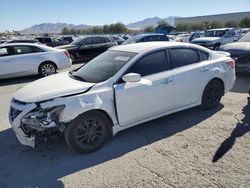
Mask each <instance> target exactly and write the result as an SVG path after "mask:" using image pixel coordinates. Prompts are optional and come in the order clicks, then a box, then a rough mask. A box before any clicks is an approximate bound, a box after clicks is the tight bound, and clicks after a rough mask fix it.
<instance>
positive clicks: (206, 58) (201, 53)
mask: <svg viewBox="0 0 250 188" xmlns="http://www.w3.org/2000/svg"><path fill="white" fill-rule="evenodd" d="M199 52H200V55H201V60H202V61H206V60H208V58H209V54H208V53H207V52H204V51H201V50H199Z"/></svg>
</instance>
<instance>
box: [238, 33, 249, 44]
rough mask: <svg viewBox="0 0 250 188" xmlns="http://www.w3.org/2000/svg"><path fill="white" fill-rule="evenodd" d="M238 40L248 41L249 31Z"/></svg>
mask: <svg viewBox="0 0 250 188" xmlns="http://www.w3.org/2000/svg"><path fill="white" fill-rule="evenodd" d="M238 42H250V32H248V33H247V34H245V35H244V36H243V37H242V38H241V39H240V40H238Z"/></svg>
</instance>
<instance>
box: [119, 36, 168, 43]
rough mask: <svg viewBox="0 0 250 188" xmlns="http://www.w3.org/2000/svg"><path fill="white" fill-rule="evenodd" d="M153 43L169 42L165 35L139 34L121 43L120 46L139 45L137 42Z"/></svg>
mask: <svg viewBox="0 0 250 188" xmlns="http://www.w3.org/2000/svg"><path fill="white" fill-rule="evenodd" d="M154 41H169V38H168V37H167V36H166V35H165V34H161V33H149V34H141V35H135V36H133V37H130V38H129V39H128V40H126V41H125V42H124V43H122V45H125V44H133V43H139V42H154Z"/></svg>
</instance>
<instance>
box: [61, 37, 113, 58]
mask: <svg viewBox="0 0 250 188" xmlns="http://www.w3.org/2000/svg"><path fill="white" fill-rule="evenodd" d="M115 45H117V43H116V42H115V40H114V39H112V38H111V37H106V36H86V37H83V38H79V39H76V40H75V41H73V42H72V43H71V44H68V45H63V46H58V47H57V48H58V49H66V50H68V52H69V53H70V57H71V59H72V61H73V62H77V61H87V60H90V59H93V58H94V57H96V56H98V55H99V54H101V53H103V52H105V51H106V50H107V49H108V48H110V47H112V46H115Z"/></svg>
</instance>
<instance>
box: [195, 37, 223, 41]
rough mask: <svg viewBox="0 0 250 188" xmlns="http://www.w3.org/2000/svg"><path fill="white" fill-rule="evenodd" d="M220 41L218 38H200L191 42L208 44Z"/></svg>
mask: <svg viewBox="0 0 250 188" xmlns="http://www.w3.org/2000/svg"><path fill="white" fill-rule="evenodd" d="M220 39H221V38H220V37H200V38H197V39H194V40H192V42H210V41H217V40H220Z"/></svg>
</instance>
